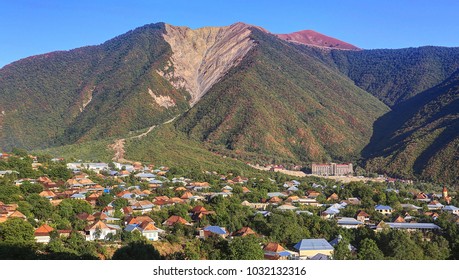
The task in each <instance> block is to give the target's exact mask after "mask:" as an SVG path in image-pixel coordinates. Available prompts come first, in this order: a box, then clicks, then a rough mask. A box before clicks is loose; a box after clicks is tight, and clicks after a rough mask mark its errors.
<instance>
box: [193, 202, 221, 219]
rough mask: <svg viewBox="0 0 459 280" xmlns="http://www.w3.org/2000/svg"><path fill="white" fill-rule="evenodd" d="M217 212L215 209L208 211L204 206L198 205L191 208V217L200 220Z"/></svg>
mask: <svg viewBox="0 0 459 280" xmlns="http://www.w3.org/2000/svg"><path fill="white" fill-rule="evenodd" d="M213 214H215V212H214V211H208V210H207V209H206V208H205V207H204V206H201V205H197V206H195V207H194V208H193V209H191V219H192V220H193V221H199V220H201V219H202V218H204V217H205V216H207V215H213Z"/></svg>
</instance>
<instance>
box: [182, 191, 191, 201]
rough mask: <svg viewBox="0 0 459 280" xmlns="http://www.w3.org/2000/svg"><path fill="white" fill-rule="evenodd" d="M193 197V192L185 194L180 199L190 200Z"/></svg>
mask: <svg viewBox="0 0 459 280" xmlns="http://www.w3.org/2000/svg"><path fill="white" fill-rule="evenodd" d="M191 197H193V194H192V193H191V192H185V193H183V195H182V196H181V197H180V199H185V200H186V199H190V198H191Z"/></svg>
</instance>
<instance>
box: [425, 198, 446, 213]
mask: <svg viewBox="0 0 459 280" xmlns="http://www.w3.org/2000/svg"><path fill="white" fill-rule="evenodd" d="M427 208H429V210H430V211H435V210H441V209H442V208H443V204H441V203H440V202H438V201H436V200H433V201H431V202H430V203H429V204H427Z"/></svg>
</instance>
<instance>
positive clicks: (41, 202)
mask: <svg viewBox="0 0 459 280" xmlns="http://www.w3.org/2000/svg"><path fill="white" fill-rule="evenodd" d="M26 201H27V202H28V203H29V204H30V205H31V206H32V207H31V211H32V213H33V214H34V216H35V217H36V218H37V219H39V220H47V219H48V218H49V217H51V215H52V214H53V206H52V205H51V203H50V202H49V200H48V199H46V198H44V197H41V196H39V195H38V194H31V195H29V196H28V197H27V199H26Z"/></svg>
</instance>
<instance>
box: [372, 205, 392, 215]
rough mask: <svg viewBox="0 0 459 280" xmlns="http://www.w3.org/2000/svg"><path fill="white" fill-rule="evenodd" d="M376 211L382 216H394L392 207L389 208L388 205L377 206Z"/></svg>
mask: <svg viewBox="0 0 459 280" xmlns="http://www.w3.org/2000/svg"><path fill="white" fill-rule="evenodd" d="M375 211H376V212H379V213H381V214H384V215H390V214H392V211H393V209H392V207H390V206H387V205H376V206H375Z"/></svg>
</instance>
